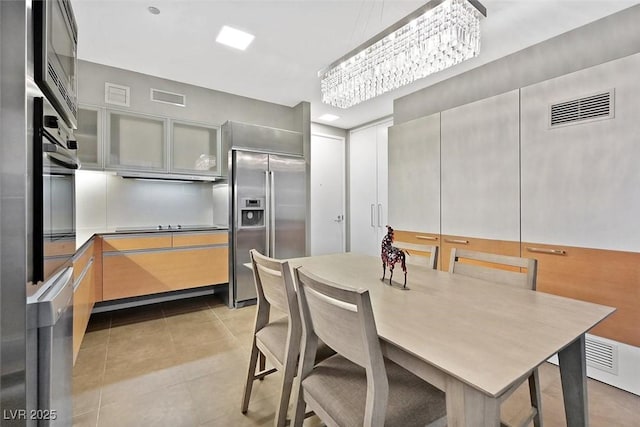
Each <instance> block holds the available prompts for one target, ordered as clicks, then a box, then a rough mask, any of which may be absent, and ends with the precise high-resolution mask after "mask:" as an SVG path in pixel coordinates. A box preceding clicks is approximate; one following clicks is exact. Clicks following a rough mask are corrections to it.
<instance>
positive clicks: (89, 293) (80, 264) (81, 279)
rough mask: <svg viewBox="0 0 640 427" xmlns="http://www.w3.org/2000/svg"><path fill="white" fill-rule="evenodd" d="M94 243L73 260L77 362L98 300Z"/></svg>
mask: <svg viewBox="0 0 640 427" xmlns="http://www.w3.org/2000/svg"><path fill="white" fill-rule="evenodd" d="M94 267H95V256H94V243H93V242H90V243H89V244H88V245H87V246H86V247H85V248H84V249H83V250H81V251H80V252H78V254H77V255H76V257H75V258H74V261H73V279H74V289H73V362H74V363H75V361H76V357H77V356H78V352H79V351H80V345H81V344H82V339H83V338H84V333H85V331H86V330H87V325H88V324H89V316H90V315H91V310H92V309H93V305H94V304H95V302H96V290H95V284H96V277H95V268H94Z"/></svg>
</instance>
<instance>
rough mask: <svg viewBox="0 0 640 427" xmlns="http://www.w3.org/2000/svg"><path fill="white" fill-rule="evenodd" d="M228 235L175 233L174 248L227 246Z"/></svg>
mask: <svg viewBox="0 0 640 427" xmlns="http://www.w3.org/2000/svg"><path fill="white" fill-rule="evenodd" d="M228 241H229V234H228V233H226V232H225V233H184V232H181V233H173V247H174V248H180V247H185V246H206V245H226V244H227V243H228Z"/></svg>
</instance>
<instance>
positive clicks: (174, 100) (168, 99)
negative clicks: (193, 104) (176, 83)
mask: <svg viewBox="0 0 640 427" xmlns="http://www.w3.org/2000/svg"><path fill="white" fill-rule="evenodd" d="M151 100H152V101H155V102H162V103H165V104H172V105H177V106H179V107H184V106H186V105H187V97H186V96H185V95H182V94H179V93H172V92H167V91H164V90H160V89H153V88H152V89H151Z"/></svg>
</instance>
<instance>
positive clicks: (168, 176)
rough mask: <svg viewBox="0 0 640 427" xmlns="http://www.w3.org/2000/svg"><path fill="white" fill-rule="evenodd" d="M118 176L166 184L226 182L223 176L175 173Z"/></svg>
mask: <svg viewBox="0 0 640 427" xmlns="http://www.w3.org/2000/svg"><path fill="white" fill-rule="evenodd" d="M116 175H117V176H120V177H122V178H133V179H144V180H148V181H166V182H198V181H199V182H214V181H221V180H224V179H225V178H224V177H221V176H206V175H183V174H175V173H157V172H129V171H126V172H125V171H122V172H117V173H116Z"/></svg>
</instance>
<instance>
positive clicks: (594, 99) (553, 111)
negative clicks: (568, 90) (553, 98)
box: [549, 89, 614, 128]
mask: <svg viewBox="0 0 640 427" xmlns="http://www.w3.org/2000/svg"><path fill="white" fill-rule="evenodd" d="M613 100H614V90H613V89H611V90H610V91H607V92H602V93H597V94H595V95H591V96H585V97H584V98H578V99H572V100H570V101H565V102H560V103H557V104H552V105H551V107H550V110H549V112H550V114H549V118H550V125H551V127H552V128H555V127H559V126H567V125H573V124H579V123H586V122H592V121H595V120H603V119H612V118H613V105H614V104H613Z"/></svg>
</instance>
